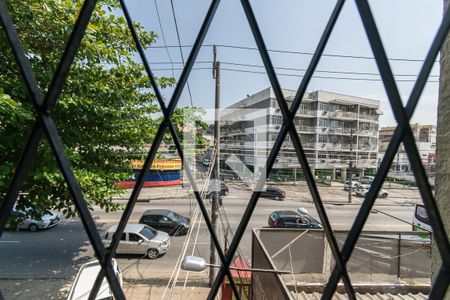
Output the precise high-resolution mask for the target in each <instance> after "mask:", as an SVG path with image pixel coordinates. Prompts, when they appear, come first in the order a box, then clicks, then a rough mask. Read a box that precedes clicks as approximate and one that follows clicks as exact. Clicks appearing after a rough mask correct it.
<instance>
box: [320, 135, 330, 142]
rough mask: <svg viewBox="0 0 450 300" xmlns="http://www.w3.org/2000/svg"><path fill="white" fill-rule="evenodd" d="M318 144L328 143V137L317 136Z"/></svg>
mask: <svg viewBox="0 0 450 300" xmlns="http://www.w3.org/2000/svg"><path fill="white" fill-rule="evenodd" d="M319 143H328V136H327V135H324V134H319Z"/></svg>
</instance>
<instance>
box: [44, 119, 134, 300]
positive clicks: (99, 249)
mask: <svg viewBox="0 0 450 300" xmlns="http://www.w3.org/2000/svg"><path fill="white" fill-rule="evenodd" d="M41 120H42V122H43V124H44V128H45V131H46V134H47V138H48V141H49V144H50V147H51V148H52V150H53V153H54V155H55V158H56V160H57V162H58V166H59V168H60V170H61V173H62V175H63V176H64V179H65V181H66V183H67V187H68V189H69V192H70V194H71V196H72V198H73V200H74V204H75V207H76V208H77V211H78V213H79V215H80V219H81V222H82V224H83V227H84V229H85V231H86V234H87V235H88V238H89V241H90V242H91V246H92V248H93V249H94V252H95V255H96V257H97V258H98V259H99V260H100V261H103V259H104V257H105V247H104V246H103V243H102V240H101V237H100V235H99V233H98V231H97V228H96V225H95V222H94V220H93V218H92V215H91V213H90V212H89V209H88V207H87V205H86V202H85V201H84V196H83V192H82V191H81V188H80V186H79V184H78V182H77V180H76V178H75V175H74V174H73V171H72V166H71V163H70V161H69V159H68V158H67V156H66V154H65V152H64V146H63V144H62V142H61V140H60V138H59V134H58V131H57V130H56V126H55V124H54V123H53V120H52V119H51V117H49V116H47V115H43V116H41ZM111 275H112V277H111ZM107 279H108V282H109V284H110V287H111V289H112V291H113V294H114V296H115V297H116V298H117V299H125V295H124V294H123V291H122V288H121V286H120V283H119V280H118V279H117V277H116V275H115V273H114V272H112V274H111V273H110V272H108V276H107ZM97 292H98V291H97ZM97 292H96V293H95V295H96V294H97Z"/></svg>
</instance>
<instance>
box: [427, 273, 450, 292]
mask: <svg viewBox="0 0 450 300" xmlns="http://www.w3.org/2000/svg"><path fill="white" fill-rule="evenodd" d="M449 286H450V269H449V268H448V267H445V266H441V268H440V269H439V272H438V275H437V276H436V279H435V281H434V283H433V286H432V287H431V291H430V294H429V295H428V299H444V297H445V295H446V294H447V292H448V288H449Z"/></svg>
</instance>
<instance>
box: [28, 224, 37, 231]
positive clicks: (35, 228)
mask: <svg viewBox="0 0 450 300" xmlns="http://www.w3.org/2000/svg"><path fill="white" fill-rule="evenodd" d="M28 229H29V230H30V231H31V232H36V231H37V230H38V229H39V228H38V226H37V225H36V224H30V226H28Z"/></svg>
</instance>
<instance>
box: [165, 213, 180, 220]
mask: <svg viewBox="0 0 450 300" xmlns="http://www.w3.org/2000/svg"><path fill="white" fill-rule="evenodd" d="M167 216H168V217H169V219H172V220H173V221H178V220H179V219H180V215H179V214H177V213H174V212H173V211H169V213H168V214H167Z"/></svg>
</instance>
